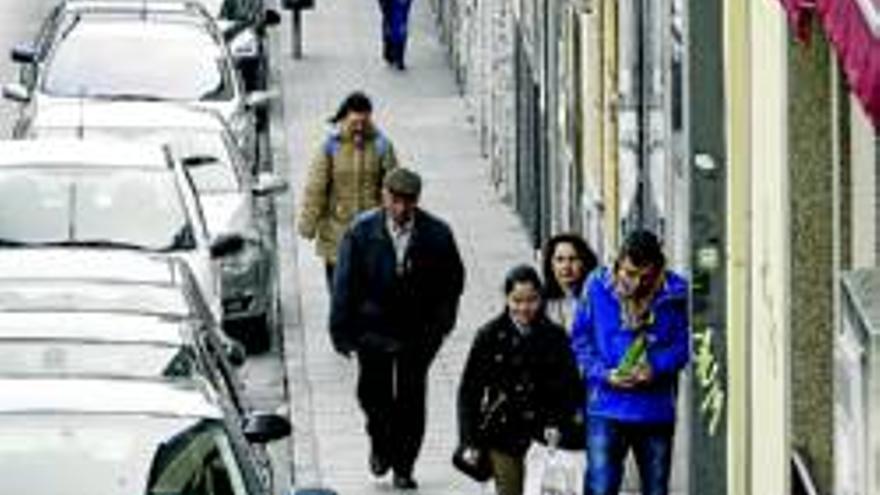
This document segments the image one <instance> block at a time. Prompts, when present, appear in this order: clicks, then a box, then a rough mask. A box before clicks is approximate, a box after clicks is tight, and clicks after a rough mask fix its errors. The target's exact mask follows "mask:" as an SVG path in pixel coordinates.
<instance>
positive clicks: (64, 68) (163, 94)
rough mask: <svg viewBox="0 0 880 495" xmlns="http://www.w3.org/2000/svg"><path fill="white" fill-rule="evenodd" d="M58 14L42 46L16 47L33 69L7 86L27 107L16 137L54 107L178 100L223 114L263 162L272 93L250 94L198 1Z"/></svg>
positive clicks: (101, 5)
mask: <svg viewBox="0 0 880 495" xmlns="http://www.w3.org/2000/svg"><path fill="white" fill-rule="evenodd" d="M53 16H54V17H53V18H52V19H51V20H48V21H46V24H45V26H44V29H43V30H41V34H40V35H39V36H38V40H39V41H37V42H34V43H31V44H29V45H18V46H17V47H16V48H14V49H13V60H14V61H17V62H20V63H23V64H25V66H26V67H29V69H28V71H27V72H26V74H29V75H27V76H23V77H22V79H24V81H20V82H18V83H12V84H7V85H5V86H4V88H3V94H4V96H5V97H6V98H8V99H11V100H13V101H18V102H20V103H22V110H21V113H20V115H19V119H18V121H17V122H16V125H15V129H14V136H17V137H20V136H21V135H22V134H23V133H24V131H25V129H26V128H27V127H29V125H30V123H31V122H32V121H34V120H38V119H40V115H41V113H42V112H43V111H44V110H45V109H46V108H49V107H51V106H52V105H56V104H64V103H66V102H70V101H77V100H86V99H99V100H114V101H119V100H142V101H161V100H172V101H181V102H189V103H192V104H195V105H198V106H202V107H205V108H212V109H215V110H217V111H218V112H220V114H221V115H222V116H223V118H224V119H225V120H226V121H227V122H228V123H229V125H230V127H231V128H232V129H233V131H234V134H235V136H236V139H237V141H238V143H239V145H240V146H241V147H242V149H244V150H248V152H249V153H250V154H252V155H253V156H254V157H256V156H258V153H259V150H258V143H257V139H256V132H257V130H256V120H255V111H256V110H257V109H258V108H260V107H262V106H265V105H267V104H268V102H269V101H270V99H271V98H272V97H273V95H272V94H271V93H269V92H266V91H256V92H251V93H247V92H246V91H245V89H244V87H243V83H242V81H241V77H240V74H239V73H238V72H237V71H236V70H235V65H236V63H235V60H234V58H233V55H232V53H231V52H230V51H229V49H228V46H227V45H226V43H225V41H224V38H223V33H222V32H220V31H219V28H218V27H217V25H216V23H215V22H214V21H213V20H212V19H211V18H210V15H209V14H208V13H207V12H206V11H205V10H204V8H203V7H201V6H200V5H199V4H198V3H196V2H192V1H171V0H165V1H150V2H141V1H122V0H115V1H108V0H103V1H98V0H92V1H86V0H68V1H66V2H63V3H62V4H61V5H60V6H59V8H58V10H57V11H54V12H53ZM44 31H45V32H44Z"/></svg>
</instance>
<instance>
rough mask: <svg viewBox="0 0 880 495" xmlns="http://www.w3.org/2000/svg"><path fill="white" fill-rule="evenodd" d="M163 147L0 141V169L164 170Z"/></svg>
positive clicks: (91, 141)
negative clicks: (49, 167) (105, 168)
mask: <svg viewBox="0 0 880 495" xmlns="http://www.w3.org/2000/svg"><path fill="white" fill-rule="evenodd" d="M168 163H169V162H168V158H167V157H166V155H165V153H164V151H163V149H162V147H160V146H155V145H149V144H145V143H133V142H126V141H117V140H110V139H87V138H86V139H67V138H57V139H56V138H52V139H40V140H0V167H15V166H34V165H40V166H42V165H54V166H94V167H131V168H160V167H165V168H167V167H168V166H169V165H168Z"/></svg>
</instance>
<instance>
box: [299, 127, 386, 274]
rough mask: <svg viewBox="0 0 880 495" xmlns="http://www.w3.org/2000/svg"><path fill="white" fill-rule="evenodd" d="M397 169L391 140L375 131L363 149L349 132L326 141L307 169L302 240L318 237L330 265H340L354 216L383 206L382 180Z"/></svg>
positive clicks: (336, 133) (301, 214) (337, 133)
mask: <svg viewBox="0 0 880 495" xmlns="http://www.w3.org/2000/svg"><path fill="white" fill-rule="evenodd" d="M396 166H397V157H396V156H395V154H394V148H393V146H392V144H391V142H390V141H389V140H388V138H386V137H385V136H384V135H382V133H381V132H379V131H378V130H376V129H375V128H370V129H368V131H367V135H366V136H365V138H364V144H363V145H362V146H361V147H360V148H359V147H358V146H356V145H355V143H354V141H353V139H352V136H351V134H350V133H348V132H345V131H342V130H336V131H334V132H332V133H331V134H330V135H329V136H328V137H327V139H326V141H325V142H324V144H323V145H322V146H321V148H320V149H319V150H318V152H317V153H316V155H315V157H314V158H313V159H312V163H311V165H310V166H309V173H308V179H307V180H306V185H305V190H304V192H303V195H302V203H301V205H300V211H299V224H298V227H299V233H300V235H301V236H302V237H304V238H306V239H316V243H315V247H316V250H317V252H318V255H319V256H321V257H322V258H324V260H325V261H326V262H327V263H331V264H335V263H336V248H337V246H338V245H339V241H340V240H341V239H342V235H343V234H344V233H345V229H346V228H347V227H348V224H349V223H351V221H352V220H353V219H354V217H355V215H357V214H358V213H360V212H361V211H364V210H368V209H370V208H374V207H376V206H379V204H380V203H381V193H382V179H383V178H384V177H385V173H387V172H388V171H389V170H391V169H392V168H394V167H396Z"/></svg>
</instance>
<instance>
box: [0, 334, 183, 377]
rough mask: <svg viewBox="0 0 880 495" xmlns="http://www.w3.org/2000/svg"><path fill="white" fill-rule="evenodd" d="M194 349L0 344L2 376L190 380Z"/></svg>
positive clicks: (140, 345) (54, 341)
mask: <svg viewBox="0 0 880 495" xmlns="http://www.w3.org/2000/svg"><path fill="white" fill-rule="evenodd" d="M193 359H194V357H193V354H192V351H191V349H189V348H188V347H183V346H180V345H172V344H153V345H151V344H146V343H137V342H135V343H127V342H126V343H123V342H100V341H77V340H72V339H67V340H65V339H46V340H43V339H37V338H27V337H23V338H20V339H15V340H12V339H8V340H7V339H4V340H0V375H3V376H51V377H58V376H108V377H128V378H159V377H167V378H180V377H191V376H192V375H193V372H194V362H193Z"/></svg>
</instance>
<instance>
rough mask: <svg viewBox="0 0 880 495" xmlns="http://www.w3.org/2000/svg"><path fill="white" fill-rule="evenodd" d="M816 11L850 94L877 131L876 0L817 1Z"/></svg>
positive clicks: (879, 16) (879, 25)
mask: <svg viewBox="0 0 880 495" xmlns="http://www.w3.org/2000/svg"><path fill="white" fill-rule="evenodd" d="M789 1H791V0H789ZM816 7H817V10H818V12H819V15H820V16H821V18H822V24H823V26H824V27H825V32H826V33H827V34H828V39H830V40H831V42H832V44H833V45H834V48H835V51H836V52H837V56H838V58H839V59H840V62H841V65H842V66H843V71H844V73H845V74H846V80H847V82H848V83H849V86H850V88H851V90H852V92H853V93H855V95H856V96H857V97H858V99H859V101H861V102H862V106H864V108H865V111H866V112H867V113H868V115H869V116H870V117H871V120H872V121H873V123H874V129H875V130H880V0H817V3H816Z"/></svg>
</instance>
